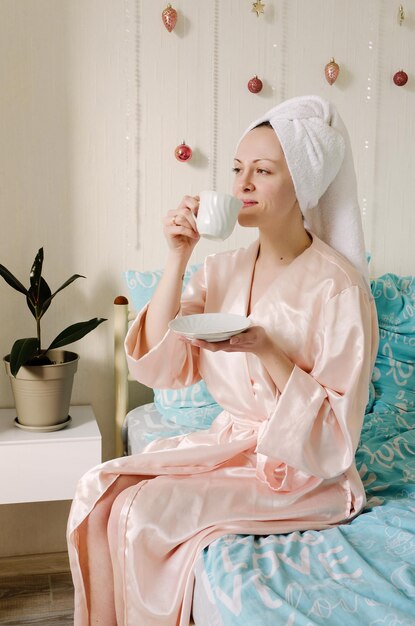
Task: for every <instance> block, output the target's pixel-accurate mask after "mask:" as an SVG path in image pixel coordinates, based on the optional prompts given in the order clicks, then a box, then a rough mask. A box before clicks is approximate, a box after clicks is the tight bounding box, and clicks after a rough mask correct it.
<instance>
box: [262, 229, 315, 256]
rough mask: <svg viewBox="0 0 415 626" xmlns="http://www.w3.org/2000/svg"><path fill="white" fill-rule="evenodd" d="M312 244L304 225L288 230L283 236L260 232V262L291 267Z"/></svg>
mask: <svg viewBox="0 0 415 626" xmlns="http://www.w3.org/2000/svg"><path fill="white" fill-rule="evenodd" d="M311 242H312V238H311V236H310V235H309V233H308V232H307V231H306V229H305V228H304V226H303V225H301V228H294V229H290V230H288V229H287V230H286V231H284V232H283V233H282V234H281V235H277V234H276V233H275V232H269V231H268V232H263V231H260V234H259V250H258V260H260V259H261V264H267V265H268V264H270V265H289V264H290V263H291V262H292V261H293V260H294V259H295V258H296V257H297V256H299V255H300V254H302V253H303V252H304V250H306V249H307V248H309V247H310V245H311Z"/></svg>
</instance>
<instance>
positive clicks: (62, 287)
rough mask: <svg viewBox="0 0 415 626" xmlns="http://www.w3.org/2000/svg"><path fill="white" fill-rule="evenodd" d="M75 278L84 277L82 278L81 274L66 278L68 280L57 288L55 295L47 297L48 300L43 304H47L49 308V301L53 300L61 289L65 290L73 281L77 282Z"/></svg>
mask: <svg viewBox="0 0 415 626" xmlns="http://www.w3.org/2000/svg"><path fill="white" fill-rule="evenodd" d="M77 278H85V276H82V275H81V274H74V275H73V276H71V277H70V278H68V280H66V281H65V282H64V283H63V285H61V286H60V287H59V289H57V290H56V291H55V293H52V294H51V295H50V296H49V299H48V300H46V302H45V304H47V306H49V304H50V303H51V301H52V300H53V298H54V297H55V296H56V294H57V293H59V292H60V291H62V289H65V288H66V287H68V285H70V284H71V283H73V281H74V280H77Z"/></svg>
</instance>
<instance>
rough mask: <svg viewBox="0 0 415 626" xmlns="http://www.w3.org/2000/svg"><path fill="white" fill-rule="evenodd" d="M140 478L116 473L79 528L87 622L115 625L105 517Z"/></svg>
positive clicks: (108, 625)
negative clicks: (119, 496)
mask: <svg viewBox="0 0 415 626" xmlns="http://www.w3.org/2000/svg"><path fill="white" fill-rule="evenodd" d="M142 479H143V477H141V476H120V477H119V478H118V479H117V481H116V482H115V483H114V484H113V485H111V487H110V488H109V489H108V490H107V491H106V493H105V494H104V495H103V496H102V498H101V499H100V500H99V501H98V502H97V503H96V505H95V506H94V508H93V510H92V511H91V513H90V514H89V515H88V517H87V518H86V520H85V521H84V522H83V524H82V525H81V527H80V529H79V531H80V532H79V555H80V562H81V568H82V572H83V578H84V584H85V590H86V595H87V603H88V611H89V616H90V618H89V623H90V626H98V625H99V626H117V620H116V616H115V604H114V582H113V570H112V564H111V557H110V551H109V545H108V535H107V527H108V519H109V516H110V513H111V508H112V505H113V502H114V500H115V498H116V497H117V496H118V495H119V494H120V493H121V492H122V491H124V489H127V487H131V486H132V485H136V484H137V483H138V482H140V481H141V480H142Z"/></svg>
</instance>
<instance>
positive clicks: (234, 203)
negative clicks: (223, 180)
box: [196, 191, 243, 241]
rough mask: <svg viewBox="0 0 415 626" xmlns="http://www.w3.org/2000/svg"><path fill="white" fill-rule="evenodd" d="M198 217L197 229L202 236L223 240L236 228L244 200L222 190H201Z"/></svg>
mask: <svg viewBox="0 0 415 626" xmlns="http://www.w3.org/2000/svg"><path fill="white" fill-rule="evenodd" d="M199 197H200V203H199V210H198V213H197V218H196V225H197V230H198V231H199V234H200V236H201V237H205V238H206V239H213V240H214V241H223V240H224V239H227V237H229V235H231V233H232V231H233V229H234V228H235V224H236V220H237V218H238V213H239V211H240V210H241V208H242V206H243V202H242V200H238V198H235V196H231V195H229V194H228V193H222V192H221V191H201V192H200V194H199Z"/></svg>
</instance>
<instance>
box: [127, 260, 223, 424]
mask: <svg viewBox="0 0 415 626" xmlns="http://www.w3.org/2000/svg"><path fill="white" fill-rule="evenodd" d="M200 267H201V265H200V264H199V265H190V266H189V267H188V268H187V269H186V272H185V275H184V279H183V288H184V287H185V286H186V285H187V283H188V282H189V280H190V278H191V276H192V275H193V274H194V273H195V272H196V271H197V270H198V269H199V268H200ZM162 274H163V270H153V271H147V272H138V271H136V270H127V271H126V272H124V274H123V276H124V279H125V281H126V283H127V288H128V294H129V299H130V302H131V303H132V305H133V307H134V310H135V311H136V312H138V311H140V310H141V309H142V308H143V307H144V306H145V305H146V304H147V302H148V301H149V300H150V298H151V297H152V295H153V293H154V291H155V290H156V287H157V285H158V283H159V281H160V278H161V276H162ZM154 403H155V405H156V407H157V410H158V411H159V413H161V414H162V415H163V417H165V418H166V419H167V420H169V421H170V422H174V423H176V424H179V425H181V426H186V427H189V429H190V428H191V429H192V430H196V429H203V428H209V426H210V425H211V423H212V422H213V420H214V419H215V417H216V416H217V415H219V413H220V412H221V411H222V408H221V407H220V406H219V405H218V404H217V403H216V402H215V400H214V399H213V398H212V396H211V395H210V393H209V391H208V388H207V387H206V384H205V382H204V381H203V380H201V381H199V382H198V383H195V384H194V385H190V387H184V388H182V389H154Z"/></svg>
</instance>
